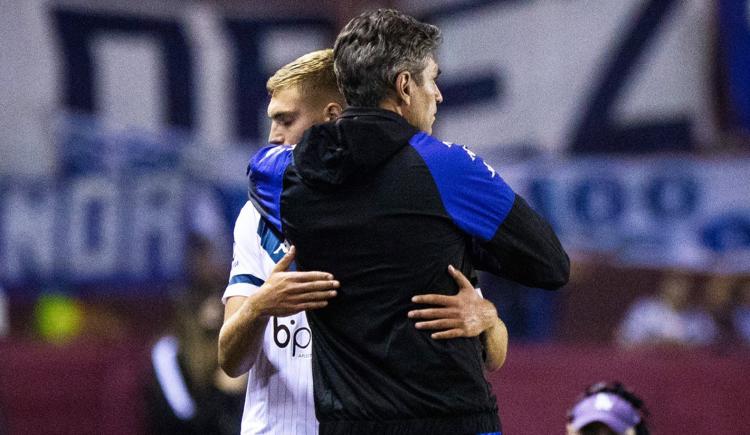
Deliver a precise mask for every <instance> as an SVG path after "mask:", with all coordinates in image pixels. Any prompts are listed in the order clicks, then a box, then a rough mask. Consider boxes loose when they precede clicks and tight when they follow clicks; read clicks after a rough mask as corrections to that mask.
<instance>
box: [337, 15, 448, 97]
mask: <svg viewBox="0 0 750 435" xmlns="http://www.w3.org/2000/svg"><path fill="white" fill-rule="evenodd" d="M440 41H441V36H440V29H438V28H437V27H435V26H433V25H431V24H427V23H422V22H420V21H417V20H416V19H415V18H413V17H411V16H409V15H406V14H403V13H401V12H399V11H397V10H394V9H378V10H376V11H369V12H364V13H362V14H360V15H359V16H357V17H354V18H353V19H352V20H351V21H349V23H348V24H347V25H346V26H345V27H344V29H343V30H341V33H339V35H338V37H337V38H336V43H335V44H334V46H333V58H334V64H333V66H334V71H335V72H336V80H337V82H338V86H339V90H340V91H341V93H342V94H343V95H344V98H346V102H347V104H349V105H350V106H365V107H376V106H377V105H378V104H380V102H381V101H383V99H384V98H385V97H386V96H387V95H388V93H389V92H392V90H393V88H394V86H395V81H396V76H398V74H399V73H401V72H403V71H409V73H411V75H412V76H413V77H414V80H415V81H416V83H417V84H418V85H421V84H422V82H421V80H422V78H421V73H422V71H423V70H424V68H425V67H426V66H427V59H428V58H429V57H430V56H433V54H434V52H435V50H436V49H437V47H438V46H439V45H440Z"/></svg>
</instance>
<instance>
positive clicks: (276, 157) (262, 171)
mask: <svg viewBox="0 0 750 435" xmlns="http://www.w3.org/2000/svg"><path fill="white" fill-rule="evenodd" d="M292 150H293V147H292V146H291V145H268V146H265V147H263V148H261V149H259V150H258V152H256V153H255V154H254V155H253V156H252V157H251V158H250V162H249V163H248V166H247V174H248V176H250V177H251V178H257V177H273V176H275V175H277V174H279V172H283V170H284V169H285V168H286V166H288V165H289V164H290V163H291V162H292Z"/></svg>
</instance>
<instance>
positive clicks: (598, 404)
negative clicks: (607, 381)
mask: <svg viewBox="0 0 750 435" xmlns="http://www.w3.org/2000/svg"><path fill="white" fill-rule="evenodd" d="M571 414H572V416H573V419H572V421H571V422H570V424H571V425H572V426H573V429H575V430H580V429H581V428H582V427H584V426H586V425H587V424H589V423H594V422H600V423H604V424H606V425H607V426H608V427H609V428H610V429H612V430H613V431H615V432H617V433H618V434H623V433H625V431H626V430H628V429H630V428H631V427H633V426H635V425H637V424H638V423H639V422H640V421H641V416H640V414H639V412H638V410H636V409H635V408H633V405H631V404H630V403H629V402H628V401H627V400H625V399H623V398H622V397H620V396H618V395H616V394H612V393H596V394H594V395H591V396H589V397H586V398H585V399H583V400H581V401H580V402H578V404H577V405H576V406H575V407H574V408H573V411H572V412H571Z"/></svg>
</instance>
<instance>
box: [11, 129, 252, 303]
mask: <svg viewBox="0 0 750 435" xmlns="http://www.w3.org/2000/svg"><path fill="white" fill-rule="evenodd" d="M55 137H57V138H58V142H57V145H58V159H57V162H58V163H57V165H56V166H57V169H56V171H55V172H54V173H52V174H49V175H47V176H41V177H17V176H6V177H2V178H0V282H2V283H3V284H5V285H7V286H27V287H28V286H30V287H32V288H34V287H36V288H37V289H38V288H39V287H40V286H41V287H46V286H50V285H53V286H57V285H67V284H101V285H100V286H99V287H100V288H101V289H102V291H112V290H116V289H117V288H120V287H121V288H128V287H129V286H130V287H132V286H133V285H138V284H144V283H148V284H155V283H158V284H165V283H170V282H182V281H183V279H184V277H185V274H186V271H185V258H184V255H185V252H186V246H187V245H186V242H187V238H188V236H189V234H191V233H198V234H200V235H203V236H206V237H209V238H210V239H211V240H212V241H213V242H214V243H215V244H216V248H217V249H223V250H224V251H225V254H226V256H227V257H228V256H229V252H230V248H229V244H228V243H227V242H226V240H224V239H227V238H229V237H231V228H232V225H233V222H234V219H235V218H236V216H237V214H238V213H239V208H240V207H241V206H242V205H243V204H244V201H245V199H246V192H247V189H246V187H245V184H244V183H243V181H242V179H243V178H242V177H241V176H239V177H237V179H238V180H239V183H233V184H230V185H227V183H225V182H223V181H222V180H221V179H210V178H206V176H207V174H208V173H210V172H212V171H211V165H210V164H207V162H204V161H200V160H193V159H191V158H190V156H191V153H190V150H191V149H192V148H194V145H192V144H191V143H190V142H189V141H188V137H187V136H185V135H184V134H177V133H172V134H168V133H166V132H164V133H162V134H159V135H154V134H149V133H145V132H143V131H140V130H136V129H129V128H125V129H117V128H113V127H110V126H106V125H105V124H104V123H102V122H100V121H97V120H95V119H91V118H87V117H80V116H74V117H67V118H64V119H63V120H62V121H61V122H60V123H59V124H58V126H57V129H56V133H55ZM216 157H217V159H219V160H222V159H221V157H222V155H217V156H216ZM242 160H243V162H246V161H247V157H246V156H244V157H242ZM217 163H218V162H217ZM221 163H222V164H223V165H224V164H225V166H224V167H233V166H234V167H236V166H237V165H234V164H228V162H226V161H222V162H221ZM242 166H244V164H242V165H240V167H242ZM240 171H241V169H240V170H239V171H238V172H240ZM227 261H228V260H227ZM157 288H164V286H163V285H160V286H158V287H157ZM107 289H109V290H107Z"/></svg>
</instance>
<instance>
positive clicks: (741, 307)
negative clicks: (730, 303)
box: [732, 276, 750, 346]
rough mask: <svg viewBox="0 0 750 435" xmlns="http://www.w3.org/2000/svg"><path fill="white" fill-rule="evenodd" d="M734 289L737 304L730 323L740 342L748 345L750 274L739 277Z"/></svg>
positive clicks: (749, 343)
mask: <svg viewBox="0 0 750 435" xmlns="http://www.w3.org/2000/svg"><path fill="white" fill-rule="evenodd" d="M736 289H737V293H736V295H737V304H736V306H735V308H734V310H733V314H732V323H733V325H734V330H735V333H736V334H737V337H738V339H739V340H740V341H741V343H742V344H744V345H745V346H750V276H744V277H741V278H740V279H739V280H738V284H737V287H736Z"/></svg>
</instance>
